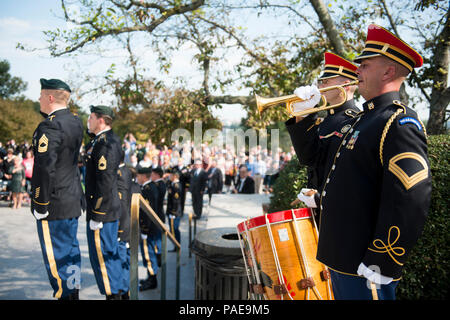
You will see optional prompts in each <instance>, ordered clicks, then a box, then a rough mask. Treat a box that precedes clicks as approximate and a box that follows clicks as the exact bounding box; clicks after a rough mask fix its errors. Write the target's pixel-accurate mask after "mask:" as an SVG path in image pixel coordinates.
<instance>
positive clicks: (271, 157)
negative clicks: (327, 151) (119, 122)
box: [123, 133, 294, 193]
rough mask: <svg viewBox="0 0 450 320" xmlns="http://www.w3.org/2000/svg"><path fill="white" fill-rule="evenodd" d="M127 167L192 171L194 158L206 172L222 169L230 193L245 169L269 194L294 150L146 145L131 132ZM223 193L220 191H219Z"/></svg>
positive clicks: (126, 144) (127, 140) (126, 148)
mask: <svg viewBox="0 0 450 320" xmlns="http://www.w3.org/2000/svg"><path fill="white" fill-rule="evenodd" d="M123 149H124V151H125V164H126V165H127V166H130V167H134V168H138V167H152V168H156V167H158V166H159V167H161V168H162V169H163V171H167V170H169V169H173V168H178V169H181V168H182V167H186V168H188V169H191V168H192V166H193V163H194V160H195V159H201V160H202V163H203V169H204V170H205V171H206V172H208V171H209V169H210V168H211V167H215V168H217V169H219V170H220V171H221V173H222V177H223V180H224V181H223V182H224V183H223V185H224V187H223V190H222V191H221V192H224V193H231V192H232V191H233V190H234V189H235V186H236V183H237V180H238V174H239V168H240V167H241V166H243V165H244V166H246V167H247V169H248V175H249V176H250V177H252V178H253V180H254V181H255V193H270V192H271V191H272V186H273V183H274V182H275V180H276V178H277V177H278V173H279V171H280V170H281V169H282V168H283V167H284V165H285V164H286V163H287V162H289V161H290V160H291V157H292V155H293V154H294V151H293V149H292V150H290V151H289V152H284V151H282V150H281V149H278V150H277V152H275V153H273V152H272V150H270V149H266V148H264V149H263V148H262V147H261V146H260V145H258V146H254V147H251V148H250V149H249V150H246V148H245V147H242V148H241V149H240V150H239V151H236V150H235V149H236V148H235V147H234V146H222V147H218V146H216V145H209V144H208V142H203V143H202V144H201V146H200V148H198V149H197V148H195V147H194V142H193V141H190V142H186V143H183V144H181V143H179V142H178V141H176V142H173V143H166V142H165V140H164V139H162V140H161V141H160V142H159V143H156V144H155V143H153V142H152V140H151V139H149V140H148V141H147V142H146V143H144V144H142V143H138V142H137V141H136V138H135V137H134V136H133V134H131V133H128V134H126V135H125V137H124V140H123ZM219 192H220V191H219Z"/></svg>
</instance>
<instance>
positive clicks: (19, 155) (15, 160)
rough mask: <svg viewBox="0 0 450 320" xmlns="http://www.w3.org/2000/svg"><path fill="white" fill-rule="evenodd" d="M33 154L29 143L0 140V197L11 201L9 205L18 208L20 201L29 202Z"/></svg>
mask: <svg viewBox="0 0 450 320" xmlns="http://www.w3.org/2000/svg"><path fill="white" fill-rule="evenodd" d="M33 164H34V156H33V150H32V148H31V145H30V144H29V143H28V142H27V141H24V142H23V143H21V144H16V141H15V140H14V139H11V140H9V141H8V142H7V143H6V144H3V143H2V142H0V199H3V200H7V201H11V200H13V202H11V207H12V208H14V209H16V208H20V207H21V205H22V201H24V202H26V203H29V202H30V197H29V193H30V191H31V190H30V189H31V177H32V176H33Z"/></svg>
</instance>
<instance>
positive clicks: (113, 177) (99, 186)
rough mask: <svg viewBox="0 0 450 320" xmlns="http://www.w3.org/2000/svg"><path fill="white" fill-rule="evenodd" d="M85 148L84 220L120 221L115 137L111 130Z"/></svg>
mask: <svg viewBox="0 0 450 320" xmlns="http://www.w3.org/2000/svg"><path fill="white" fill-rule="evenodd" d="M86 148H87V152H86V153H87V160H86V203H87V211H86V212H87V214H86V218H87V220H88V221H89V220H91V219H92V220H94V221H98V222H110V221H115V220H118V219H119V218H120V211H121V209H120V208H121V206H120V199H119V191H118V190H117V176H118V174H117V170H118V169H119V164H120V161H121V157H122V147H121V144H120V140H119V138H118V137H117V136H116V135H115V134H114V132H113V131H112V130H108V131H105V132H103V133H101V134H99V135H97V136H96V137H95V138H94V139H93V140H92V141H91V143H90V144H89V145H88V146H87V147H86Z"/></svg>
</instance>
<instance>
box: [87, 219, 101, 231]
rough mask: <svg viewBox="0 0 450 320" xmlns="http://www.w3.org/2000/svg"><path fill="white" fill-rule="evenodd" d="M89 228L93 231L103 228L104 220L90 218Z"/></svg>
mask: <svg viewBox="0 0 450 320" xmlns="http://www.w3.org/2000/svg"><path fill="white" fill-rule="evenodd" d="M89 228H90V229H91V230H92V231H95V230H99V229H101V228H103V222H97V221H94V220H89Z"/></svg>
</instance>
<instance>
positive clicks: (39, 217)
mask: <svg viewBox="0 0 450 320" xmlns="http://www.w3.org/2000/svg"><path fill="white" fill-rule="evenodd" d="M33 215H34V217H35V218H36V220H42V219H45V218H47V216H48V211H47V212H46V213H39V212H37V211H36V210H33Z"/></svg>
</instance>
